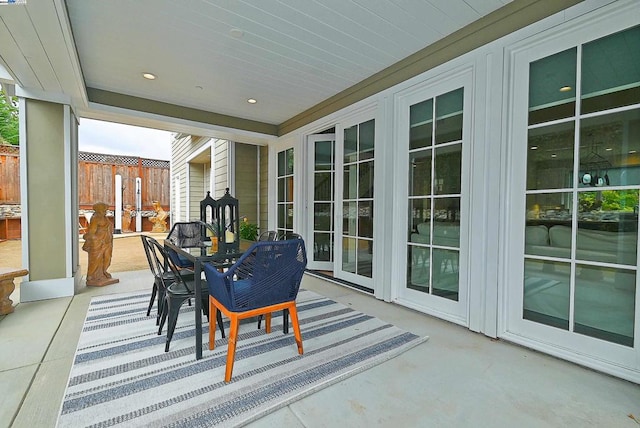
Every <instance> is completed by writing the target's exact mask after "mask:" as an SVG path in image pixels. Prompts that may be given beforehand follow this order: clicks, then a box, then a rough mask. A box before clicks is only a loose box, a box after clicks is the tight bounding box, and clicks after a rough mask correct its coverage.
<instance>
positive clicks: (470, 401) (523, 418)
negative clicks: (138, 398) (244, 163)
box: [0, 271, 640, 428]
mask: <svg viewBox="0 0 640 428" xmlns="http://www.w3.org/2000/svg"><path fill="white" fill-rule="evenodd" d="M118 277H119V279H120V283H119V284H115V285H113V286H110V287H105V288H90V289H89V288H87V289H84V290H83V291H82V292H80V293H79V294H78V295H76V296H74V297H67V298H60V299H54V300H44V301H39V302H31V303H21V304H19V305H18V307H17V308H16V311H15V312H14V313H13V314H11V315H9V316H7V317H6V318H5V319H3V320H2V322H0V337H1V338H2V352H0V385H1V391H0V393H1V394H2V397H3V399H2V402H1V403H0V426H2V427H16V428H22V427H36V426H37V427H53V426H55V422H56V419H57V416H58V412H59V409H60V405H61V401H62V397H63V395H64V391H65V387H66V382H67V376H68V373H69V370H70V368H71V364H72V361H73V357H74V349H75V347H76V344H77V341H78V337H79V335H80V331H81V328H82V324H83V320H84V318H85V316H86V311H87V307H88V305H89V301H90V300H91V298H92V297H93V296H96V295H100V294H105V293H121V292H127V291H134V290H149V285H150V284H151V282H152V277H151V274H150V273H149V272H148V271H134V272H120V273H118ZM302 287H303V288H306V289H309V290H312V291H315V292H317V293H320V294H323V295H325V296H328V297H330V298H332V299H333V300H336V301H338V302H341V303H344V304H346V305H348V306H350V307H352V308H353V309H356V310H359V311H362V312H365V313H367V314H370V315H373V316H376V317H378V318H380V319H382V320H385V321H387V322H390V323H393V324H395V325H396V326H398V327H400V328H403V329H405V330H407V331H409V332H412V333H415V334H417V335H420V336H429V340H428V341H427V342H425V343H422V344H421V345H418V346H417V347H415V348H413V349H411V350H409V351H407V352H405V353H403V354H401V355H400V356H398V357H396V358H393V359H391V360H389V361H386V362H384V363H382V364H380V365H378V366H376V367H373V368H371V369H369V370H366V371H365V372H362V373H360V374H357V375H355V376H353V377H350V378H348V379H346V380H343V381H341V382H339V383H337V384H334V385H331V386H329V387H327V388H325V389H322V390H320V391H318V392H316V393H314V394H312V395H310V396H308V397H306V398H303V399H301V400H299V401H297V402H294V403H292V404H290V405H288V406H286V407H284V408H282V409H280V410H277V411H275V412H273V413H272V414H269V415H268V416H266V417H264V418H262V419H260V420H258V421H255V422H254V423H252V424H250V425H249V426H253V427H272V426H286V427H326V426H348V427H371V426H377V427H390V426H405V427H418V426H419V427H443V426H450V427H465V426H468V427H471V426H473V427H507V426H518V427H585V426H593V427H604V426H608V427H633V426H637V424H638V422H637V421H634V420H632V419H631V415H639V414H640V389H639V388H638V386H637V385H635V384H632V383H630V382H627V381H624V380H620V379H616V378H614V377H611V376H608V375H605V374H602V373H598V372H595V371H592V370H589V369H586V368H583V367H580V366H577V365H575V364H572V363H569V362H566V361H562V360H559V359H556V358H554V357H550V356H548V355H544V354H541V353H539V352H536V351H532V350H529V349H526V348H523V347H520V346H517V345H513V344H509V343H506V342H503V341H500V340H493V339H490V338H487V337H485V336H483V335H481V334H477V333H473V332H470V331H469V330H467V329H465V328H463V327H461V326H457V325H454V324H452V323H449V322H446V321H442V320H438V319H436V318H433V317H430V316H427V315H424V314H420V313H417V312H415V311H412V310H410V309H406V308H403V307H401V306H399V305H395V304H388V303H384V302H381V301H379V300H376V299H375V298H373V297H372V296H370V295H367V294H365V293H361V292H358V291H354V290H351V289H349V288H345V287H343V286H339V285H335V284H332V283H330V282H328V281H326V280H323V279H318V278H316V277H314V276H311V275H306V276H305V278H304V279H303V282H302ZM149 322H150V323H152V322H153V321H152V319H149ZM272 334H281V333H279V332H273V333H272ZM302 335H303V338H304V329H303V330H302ZM202 376H207V373H202ZM212 381H213V380H212Z"/></svg>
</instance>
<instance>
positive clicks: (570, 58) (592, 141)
mask: <svg viewBox="0 0 640 428" xmlns="http://www.w3.org/2000/svg"><path fill="white" fill-rule="evenodd" d="M638 64H640V27H635V28H632V29H629V30H626V31H623V32H620V33H617V34H613V35H610V36H608V37H604V38H602V39H598V40H595V41H593V42H590V43H586V44H584V45H582V46H579V47H576V48H572V49H568V50H566V51H563V52H560V53H558V54H555V55H551V56H549V57H546V58H542V59H540V60H538V61H535V62H533V63H531V64H530V69H529V75H530V81H529V121H528V123H529V130H528V141H527V181H526V183H527V184H526V225H525V231H524V235H525V249H524V250H525V251H524V253H525V260H524V293H523V295H524V301H523V317H524V318H525V319H528V320H531V321H534V322H538V323H543V324H547V325H550V326H553V327H557V328H561V329H564V330H568V331H572V332H575V333H578V334H582V335H586V336H590V337H593V338H597V339H601V340H605V341H609V342H614V343H617V344H621V345H625V346H633V337H634V325H635V295H636V282H637V279H636V276H637V260H638V257H637V255H638V254H637V247H638V201H639V199H640V67H638ZM613 109H615V110H613Z"/></svg>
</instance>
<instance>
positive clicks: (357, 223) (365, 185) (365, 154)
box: [335, 120, 375, 288]
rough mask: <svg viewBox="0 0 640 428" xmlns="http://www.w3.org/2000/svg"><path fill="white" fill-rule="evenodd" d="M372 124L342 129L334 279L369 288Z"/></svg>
mask: <svg viewBox="0 0 640 428" xmlns="http://www.w3.org/2000/svg"><path fill="white" fill-rule="evenodd" d="M374 146H375V121H374V120H368V121H365V122H361V123H358V124H355V125H353V126H348V127H346V128H345V129H344V130H343V151H342V153H343V155H342V157H341V159H342V192H341V194H342V225H341V226H342V230H341V235H342V236H341V243H342V248H341V253H342V258H341V260H340V261H339V263H336V267H335V274H336V277H339V278H342V279H345V280H348V281H350V282H353V283H356V284H358V285H362V286H365V287H367V288H369V287H370V285H371V284H372V283H371V279H372V278H373V269H372V267H373V251H374V243H373V236H374V233H373V232H374V231H373V198H374V159H375V156H374V154H375V152H374Z"/></svg>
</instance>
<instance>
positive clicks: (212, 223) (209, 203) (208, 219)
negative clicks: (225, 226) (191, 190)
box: [200, 192, 220, 241]
mask: <svg viewBox="0 0 640 428" xmlns="http://www.w3.org/2000/svg"><path fill="white" fill-rule="evenodd" d="M207 208H211V210H210V213H211V214H210V216H207ZM200 221H201V222H204V223H206V224H207V225H208V226H205V225H202V226H201V232H200V235H201V236H202V239H203V240H204V241H209V240H210V237H209V236H207V230H206V229H207V228H208V227H211V228H213V230H214V232H213V233H214V235H215V236H219V235H220V228H219V224H220V223H219V222H218V202H216V200H215V199H213V198H212V197H211V192H207V196H206V197H205V198H204V199H203V200H201V201H200Z"/></svg>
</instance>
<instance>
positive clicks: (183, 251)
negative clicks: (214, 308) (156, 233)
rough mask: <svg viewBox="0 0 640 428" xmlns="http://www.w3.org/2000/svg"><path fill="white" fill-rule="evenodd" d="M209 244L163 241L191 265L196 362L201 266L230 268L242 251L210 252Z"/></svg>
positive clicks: (199, 348) (199, 350) (199, 346)
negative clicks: (208, 264)
mask: <svg viewBox="0 0 640 428" xmlns="http://www.w3.org/2000/svg"><path fill="white" fill-rule="evenodd" d="M209 244H210V242H204V241H201V240H193V239H187V240H183V241H181V240H169V239H165V241H164V245H165V247H166V248H168V249H170V250H173V251H175V252H176V253H177V254H178V255H179V256H181V257H182V258H185V259H187V260H189V261H191V262H192V263H193V271H194V280H195V281H194V294H195V296H196V298H194V300H195V306H194V308H195V310H194V312H195V317H196V318H195V322H196V360H200V359H202V301H201V299H199V298H198V297H197V296H200V293H201V290H202V265H203V264H204V263H213V264H214V265H216V266H218V267H219V268H225V267H229V266H231V265H232V264H233V263H234V262H235V261H236V260H237V259H238V258H240V256H242V254H243V251H237V252H226V253H225V252H211V246H210V245H209Z"/></svg>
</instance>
